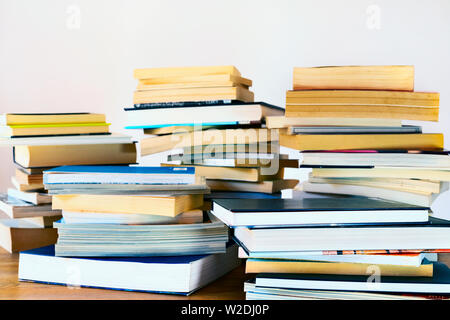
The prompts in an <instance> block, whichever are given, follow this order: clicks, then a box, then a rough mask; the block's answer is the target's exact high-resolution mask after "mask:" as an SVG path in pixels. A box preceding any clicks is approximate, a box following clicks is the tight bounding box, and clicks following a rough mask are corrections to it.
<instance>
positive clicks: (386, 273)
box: [212, 66, 450, 299]
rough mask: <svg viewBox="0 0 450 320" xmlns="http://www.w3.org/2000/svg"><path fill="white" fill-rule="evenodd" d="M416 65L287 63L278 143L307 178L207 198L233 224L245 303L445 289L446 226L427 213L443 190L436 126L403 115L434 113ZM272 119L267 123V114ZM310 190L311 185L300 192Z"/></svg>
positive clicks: (444, 157) (448, 287)
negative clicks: (259, 196)
mask: <svg viewBox="0 0 450 320" xmlns="http://www.w3.org/2000/svg"><path fill="white" fill-rule="evenodd" d="M413 75H414V73H413V68H412V67H410V66H399V67H384V66H379V67H342V68H340V67H323V68H296V69H295V71H294V91H288V93H287V99H286V102H287V106H286V117H285V119H286V120H283V119H282V118H272V119H275V120H276V121H278V123H276V124H273V123H272V125H273V126H279V127H286V128H287V132H283V133H282V134H280V144H281V145H282V146H285V147H288V148H291V149H294V150H299V151H301V152H302V156H303V158H302V161H303V162H302V164H301V167H308V168H311V167H312V173H311V177H310V179H309V181H307V182H304V183H303V184H302V185H301V188H300V189H299V190H295V192H294V199H272V200H270V201H267V200H259V201H252V200H245V201H241V200H240V199H216V200H214V202H213V209H212V213H213V214H214V215H216V216H217V217H218V218H220V219H221V220H223V221H224V222H225V223H227V224H228V225H229V226H232V227H233V228H234V237H235V240H236V241H237V242H238V243H239V244H240V257H242V258H246V259H247V261H246V272H248V273H256V274H257V275H256V277H255V279H254V280H253V281H249V282H247V283H246V284H245V291H246V295H247V299H305V298H306V299H404V298H408V299H422V298H436V295H438V296H439V295H448V294H449V293H450V269H449V268H448V267H447V266H446V265H444V264H442V263H439V262H437V253H444V252H449V251H450V250H449V249H450V237H449V234H450V233H449V231H450V229H449V227H450V222H449V221H447V220H443V219H438V218H436V217H434V216H432V215H431V216H430V214H431V208H430V206H431V201H432V200H433V199H434V197H435V195H437V194H439V193H441V192H443V191H444V190H445V189H446V188H447V186H446V184H445V183H442V182H444V181H448V173H449V172H450V166H449V164H450V163H449V156H448V152H447V151H445V150H443V136H442V135H441V134H425V133H422V131H421V128H420V127H417V126H402V124H401V120H431V121H437V119H438V106H439V94H437V93H422V92H414V91H412V90H413V80H414V77H413ZM268 122H270V121H268ZM305 191H309V192H311V193H308V192H305Z"/></svg>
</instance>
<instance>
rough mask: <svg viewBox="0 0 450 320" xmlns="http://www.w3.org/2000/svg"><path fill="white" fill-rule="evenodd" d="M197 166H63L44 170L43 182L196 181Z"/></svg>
mask: <svg viewBox="0 0 450 320" xmlns="http://www.w3.org/2000/svg"><path fill="white" fill-rule="evenodd" d="M193 183H195V168H194V167H137V166H135V167H130V166H62V167H57V168H54V169H50V170H46V171H44V184H45V185H52V184H173V185H176V184H193Z"/></svg>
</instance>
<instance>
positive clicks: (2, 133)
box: [0, 123, 110, 137]
mask: <svg viewBox="0 0 450 320" xmlns="http://www.w3.org/2000/svg"><path fill="white" fill-rule="evenodd" d="M109 125H110V124H109V123H63V124H25V125H9V126H0V137H21V136H23V137H30V136H37V137H38V136H52V135H79V134H108V133H109Z"/></svg>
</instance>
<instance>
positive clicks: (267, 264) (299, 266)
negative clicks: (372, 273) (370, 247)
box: [245, 258, 433, 277]
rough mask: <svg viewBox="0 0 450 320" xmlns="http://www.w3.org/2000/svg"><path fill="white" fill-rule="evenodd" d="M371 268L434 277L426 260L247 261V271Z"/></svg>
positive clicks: (350, 271)
mask: <svg viewBox="0 0 450 320" xmlns="http://www.w3.org/2000/svg"><path fill="white" fill-rule="evenodd" d="M370 268H377V270H379V272H380V274H381V275H383V277H385V276H393V277H432V276H433V264H432V263H430V262H428V261H425V262H424V263H423V264H421V265H420V266H419V267H416V266H396V265H384V264H367V263H351V262H327V261H301V260H284V259H283V260H281V259H255V258H250V259H247V260H246V262H245V272H246V273H279V274H285V273H292V274H334V275H361V276H364V275H366V276H367V274H368V272H367V271H368V270H370Z"/></svg>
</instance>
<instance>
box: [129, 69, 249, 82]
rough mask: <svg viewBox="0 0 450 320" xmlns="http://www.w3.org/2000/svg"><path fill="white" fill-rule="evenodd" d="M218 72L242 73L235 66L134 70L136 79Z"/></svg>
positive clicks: (215, 73) (201, 74) (238, 74)
mask: <svg viewBox="0 0 450 320" xmlns="http://www.w3.org/2000/svg"><path fill="white" fill-rule="evenodd" d="M217 74H229V75H234V76H240V75H241V73H240V72H239V70H238V69H237V68H236V67H235V66H200V67H198V66H192V67H159V68H141V69H135V70H134V78H135V79H151V78H166V77H184V76H205V75H217Z"/></svg>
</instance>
